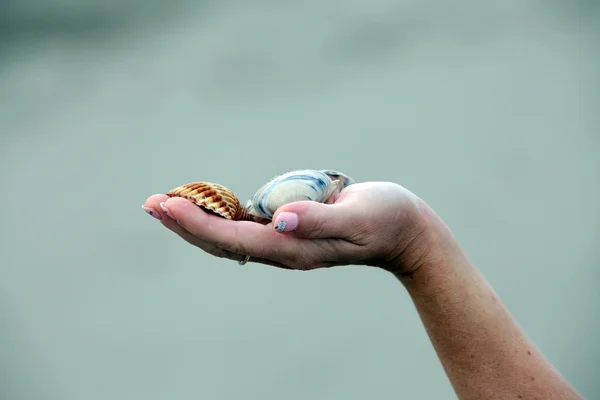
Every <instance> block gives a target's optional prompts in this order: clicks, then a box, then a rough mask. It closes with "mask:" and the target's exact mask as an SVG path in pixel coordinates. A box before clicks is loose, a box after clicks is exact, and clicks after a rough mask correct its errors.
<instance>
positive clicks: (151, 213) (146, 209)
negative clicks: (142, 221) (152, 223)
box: [142, 206, 161, 221]
mask: <svg viewBox="0 0 600 400" xmlns="http://www.w3.org/2000/svg"><path fill="white" fill-rule="evenodd" d="M142 208H143V209H144V211H146V212H147V213H148V214H150V215H152V216H153V217H154V218H156V219H157V220H159V221H160V220H161V218H160V213H157V212H156V211H154V210H153V209H152V208H150V207H146V206H142Z"/></svg>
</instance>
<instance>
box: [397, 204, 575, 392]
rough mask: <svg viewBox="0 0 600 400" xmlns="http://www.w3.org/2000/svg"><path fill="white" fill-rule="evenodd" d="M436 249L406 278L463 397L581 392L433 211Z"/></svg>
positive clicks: (421, 314)
mask: <svg viewBox="0 0 600 400" xmlns="http://www.w3.org/2000/svg"><path fill="white" fill-rule="evenodd" d="M428 217H429V218H434V219H432V220H430V221H429V223H430V225H432V226H433V227H434V228H435V229H436V232H438V234H434V235H432V237H431V243H430V245H431V246H436V253H435V254H432V255H430V256H428V257H427V258H426V259H425V263H424V264H423V265H422V266H421V268H420V269H419V270H417V271H416V272H415V274H414V275H413V276H412V277H403V278H400V279H401V281H402V282H403V284H404V285H405V287H406V289H407V290H408V292H409V294H410V296H411V298H412V300H413V302H414V304H415V306H416V308H417V310H418V313H419V315H420V317H421V320H422V321H423V324H424V326H425V329H426V331H427V333H428V335H429V337H430V339H431V342H432V344H433V346H434V348H435V350H436V352H437V354H438V356H439V358H440V360H441V362H442V365H443V366H444V369H445V371H446V373H447V375H448V377H449V379H450V381H451V383H452V385H453V387H454V390H455V391H456V393H457V395H458V396H459V398H461V399H509V398H510V399H512V398H514V399H520V398H522V399H546V400H551V399H560V400H569V399H581V397H580V396H579V395H578V394H577V392H576V391H575V390H574V389H573V388H572V387H571V386H570V385H569V383H568V382H566V381H565V380H564V378H563V377H562V376H561V375H560V373H559V372H558V371H556V370H555V369H554V368H553V367H552V365H551V364H550V363H549V362H548V361H547V360H546V359H545V358H544V356H543V354H541V352H540V351H539V350H538V349H537V348H536V346H535V344H533V343H532V342H531V341H530V340H529V339H528V338H527V337H526V335H525V334H524V333H523V332H522V331H521V329H520V328H519V326H518V325H517V324H516V322H515V321H514V319H513V318H512V317H511V316H510V314H509V313H508V311H507V310H506V308H505V307H504V306H503V304H502V302H501V301H500V299H499V298H498V297H497V295H496V293H495V292H494V291H493V289H492V288H491V287H490V286H489V284H488V283H487V282H486V281H485V279H484V278H483V277H482V275H481V274H480V273H479V272H478V271H477V269H476V268H475V267H474V266H473V265H472V264H471V263H470V262H469V260H468V259H467V257H466V256H465V255H464V253H463V252H462V251H461V249H460V247H459V245H458V244H457V243H456V241H455V240H454V238H452V237H451V235H443V234H439V232H443V231H444V230H445V229H446V228H445V226H443V223H441V221H440V220H439V219H437V220H436V219H435V218H437V217H436V216H435V215H434V214H433V213H431V214H430V215H429V216H428Z"/></svg>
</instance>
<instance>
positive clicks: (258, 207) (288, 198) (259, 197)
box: [246, 169, 354, 220]
mask: <svg viewBox="0 0 600 400" xmlns="http://www.w3.org/2000/svg"><path fill="white" fill-rule="evenodd" d="M353 183H354V180H353V179H352V178H350V177H349V176H347V175H345V174H342V173H341V172H337V171H332V170H322V171H319V170H314V169H304V170H298V171H291V172H288V173H285V174H283V175H279V176H277V177H275V178H273V179H272V180H270V181H269V182H267V183H266V184H265V185H263V187H261V188H260V189H259V190H258V191H257V192H256V193H255V194H254V196H252V198H251V199H250V200H248V202H247V203H246V209H247V212H248V214H249V215H250V216H252V217H254V218H255V220H256V219H268V220H271V219H272V218H273V214H275V211H277V209H278V208H279V207H281V206H283V205H285V204H289V203H293V202H296V201H306V200H308V201H317V202H320V203H327V202H328V201H329V200H330V199H332V198H333V197H334V196H336V195H337V194H339V193H340V192H341V191H342V190H343V189H344V188H345V187H347V186H348V185H351V184H353Z"/></svg>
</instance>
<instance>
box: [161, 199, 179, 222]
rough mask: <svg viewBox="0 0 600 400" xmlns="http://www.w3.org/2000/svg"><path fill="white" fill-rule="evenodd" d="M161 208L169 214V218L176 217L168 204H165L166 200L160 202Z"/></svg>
mask: <svg viewBox="0 0 600 400" xmlns="http://www.w3.org/2000/svg"><path fill="white" fill-rule="evenodd" d="M160 208H162V210H163V211H164V212H165V214H167V216H168V217H169V218H171V219H175V217H174V216H173V214H171V211H169V209H168V208H167V206H165V203H164V202H162V203H160Z"/></svg>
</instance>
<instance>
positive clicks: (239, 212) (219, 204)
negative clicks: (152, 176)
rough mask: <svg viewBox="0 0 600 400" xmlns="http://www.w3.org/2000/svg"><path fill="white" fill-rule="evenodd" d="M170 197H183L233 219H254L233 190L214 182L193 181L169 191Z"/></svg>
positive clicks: (209, 210) (211, 211)
mask: <svg viewBox="0 0 600 400" xmlns="http://www.w3.org/2000/svg"><path fill="white" fill-rule="evenodd" d="M167 196H169V197H183V198H185V199H188V200H190V201H191V202H192V203H194V204H196V205H197V206H199V207H201V208H202V209H204V210H205V211H208V212H210V213H213V214H216V215H220V216H221V217H223V218H227V219H231V220H252V218H251V217H250V216H249V215H248V213H247V210H246V208H245V207H244V206H243V205H242V204H241V203H240V201H239V199H238V198H237V197H236V196H235V194H233V192H232V191H231V190H229V189H228V188H226V187H225V186H223V185H219V184H218V183H212V182H193V183H188V184H185V185H183V186H179V187H177V188H175V189H173V190H170V191H169V192H167Z"/></svg>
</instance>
